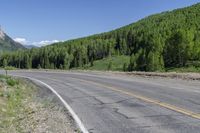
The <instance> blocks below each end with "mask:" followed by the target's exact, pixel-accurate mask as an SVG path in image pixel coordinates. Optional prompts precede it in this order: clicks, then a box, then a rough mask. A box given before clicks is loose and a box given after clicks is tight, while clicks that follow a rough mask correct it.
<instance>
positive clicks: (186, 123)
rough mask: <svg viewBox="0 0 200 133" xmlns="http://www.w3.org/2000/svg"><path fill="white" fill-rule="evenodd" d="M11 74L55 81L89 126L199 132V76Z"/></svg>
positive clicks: (129, 131)
mask: <svg viewBox="0 0 200 133" xmlns="http://www.w3.org/2000/svg"><path fill="white" fill-rule="evenodd" d="M0 73H3V71H0ZM9 74H14V75H20V76H28V77H32V78H35V79H38V80H40V81H42V82H44V83H46V84H48V85H50V86H51V87H53V88H54V89H55V90H56V91H57V92H58V93H59V94H60V95H61V96H62V98H63V99H64V100H65V101H66V102H67V103H68V104H69V105H70V106H71V107H72V109H73V110H74V111H75V113H76V114H77V115H78V116H79V118H80V119H81V121H82V122H83V124H84V125H85V127H86V128H87V129H88V130H89V132H94V133H200V83H199V81H185V80H178V79H166V78H165V79H161V78H142V77H130V76H124V75H115V74H107V73H95V72H53V71H51V72H45V71H43V72H42V71H40V72H39V71H35V72H33V71H26V72H23V71H16V72H9Z"/></svg>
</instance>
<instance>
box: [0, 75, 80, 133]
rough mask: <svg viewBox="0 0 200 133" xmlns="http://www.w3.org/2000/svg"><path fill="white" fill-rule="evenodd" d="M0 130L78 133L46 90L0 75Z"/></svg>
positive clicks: (29, 82) (67, 116)
mask: <svg viewBox="0 0 200 133" xmlns="http://www.w3.org/2000/svg"><path fill="white" fill-rule="evenodd" d="M0 107H1V108H0V132H1V133H11V132H12V133H18V132H20V133H21V132H31V133H43V132H48V133H74V132H79V130H78V129H77V127H76V126H75V123H74V121H73V119H72V117H71V116H70V114H69V113H68V111H67V110H66V109H65V108H64V107H63V106H62V105H61V104H60V103H59V101H58V100H57V99H56V97H55V96H54V95H53V94H52V93H51V92H49V91H47V89H43V88H40V86H36V85H35V84H33V83H32V82H31V81H28V80H22V79H13V78H11V77H9V78H8V77H5V76H0Z"/></svg>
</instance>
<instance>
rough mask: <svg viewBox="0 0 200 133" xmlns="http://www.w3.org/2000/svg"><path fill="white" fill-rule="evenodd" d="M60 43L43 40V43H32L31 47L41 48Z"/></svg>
mask: <svg viewBox="0 0 200 133" xmlns="http://www.w3.org/2000/svg"><path fill="white" fill-rule="evenodd" d="M57 42H60V41H59V40H44V41H40V42H33V43H32V45H35V46H38V47H41V46H46V45H49V44H52V43H57Z"/></svg>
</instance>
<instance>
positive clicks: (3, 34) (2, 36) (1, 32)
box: [0, 26, 5, 40]
mask: <svg viewBox="0 0 200 133" xmlns="http://www.w3.org/2000/svg"><path fill="white" fill-rule="evenodd" d="M4 38H5V33H4V32H3V30H2V28H1V26H0V39H2V40H4Z"/></svg>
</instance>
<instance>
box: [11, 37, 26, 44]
mask: <svg viewBox="0 0 200 133" xmlns="http://www.w3.org/2000/svg"><path fill="white" fill-rule="evenodd" d="M14 41H15V42H18V43H21V44H23V45H26V44H27V43H28V41H27V40H26V38H20V37H17V38H15V39H14Z"/></svg>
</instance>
